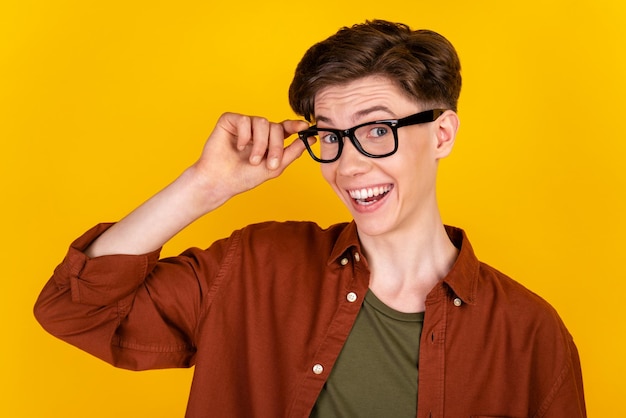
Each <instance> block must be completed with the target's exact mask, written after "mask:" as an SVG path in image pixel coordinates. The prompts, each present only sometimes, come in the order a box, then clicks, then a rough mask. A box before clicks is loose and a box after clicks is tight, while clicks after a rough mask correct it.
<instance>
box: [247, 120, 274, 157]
mask: <svg viewBox="0 0 626 418" xmlns="http://www.w3.org/2000/svg"><path fill="white" fill-rule="evenodd" d="M269 135H270V122H269V121H268V120H267V119H265V118H260V117H253V118H252V150H251V151H250V163H251V164H255V165H257V164H259V163H260V162H261V161H262V160H263V157H265V154H266V153H267V147H268V143H269Z"/></svg>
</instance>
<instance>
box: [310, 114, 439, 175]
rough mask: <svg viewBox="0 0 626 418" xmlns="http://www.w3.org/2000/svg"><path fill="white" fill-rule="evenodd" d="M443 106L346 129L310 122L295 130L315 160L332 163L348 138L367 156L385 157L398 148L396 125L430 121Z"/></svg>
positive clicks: (339, 154)
mask: <svg viewBox="0 0 626 418" xmlns="http://www.w3.org/2000/svg"><path fill="white" fill-rule="evenodd" d="M445 111H446V110H445V109H432V110H425V111H423V112H419V113H416V114H414V115H410V116H407V117H405V118H402V119H385V120H377V121H373V122H367V123H362V124H360V125H357V126H354V127H352V128H350V129H330V128H318V127H317V125H313V126H311V127H310V128H308V129H305V130H304V131H300V132H298V137H299V138H300V139H301V140H302V141H303V142H304V145H306V149H307V151H309V155H311V157H312V158H313V159H314V160H315V161H317V162H319V163H332V162H334V161H337V160H338V159H339V157H340V156H341V151H342V150H343V145H344V141H343V138H346V137H347V138H349V139H350V142H352V145H354V147H355V148H356V149H357V150H359V152H360V153H361V154H363V155H365V156H367V157H370V158H384V157H389V156H390V155H392V154H394V153H395V152H396V151H397V150H398V128H401V127H403V126H410V125H419V124H422V123H428V122H433V121H435V120H437V118H438V117H439V116H441V115H442V114H443V112H445Z"/></svg>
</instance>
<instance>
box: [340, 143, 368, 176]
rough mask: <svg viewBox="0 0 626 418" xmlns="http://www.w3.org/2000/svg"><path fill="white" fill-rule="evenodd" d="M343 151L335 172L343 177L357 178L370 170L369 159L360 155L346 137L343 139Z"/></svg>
mask: <svg viewBox="0 0 626 418" xmlns="http://www.w3.org/2000/svg"><path fill="white" fill-rule="evenodd" d="M343 140H344V143H343V150H342V151H341V156H340V157H339V160H337V164H338V165H337V172H338V173H339V174H341V175H343V176H357V175H360V174H363V173H366V172H367V171H368V170H369V169H370V168H371V164H370V161H369V160H370V158H368V157H367V156H365V155H363V154H361V152H360V151H359V150H358V149H357V148H356V147H355V146H354V144H353V143H352V141H350V139H349V138H348V137H345V138H343Z"/></svg>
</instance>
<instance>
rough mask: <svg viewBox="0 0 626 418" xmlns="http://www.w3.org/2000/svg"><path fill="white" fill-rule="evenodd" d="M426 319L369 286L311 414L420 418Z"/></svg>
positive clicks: (325, 416)
mask: <svg viewBox="0 0 626 418" xmlns="http://www.w3.org/2000/svg"><path fill="white" fill-rule="evenodd" d="M423 321H424V313H423V312H419V313H403V312H398V311H396V310H394V309H391V308H390V307H388V306H387V305H385V304H384V303H383V302H381V301H380V300H379V299H378V298H377V297H376V296H375V295H374V294H373V293H372V292H371V291H369V292H368V293H367V294H366V296H365V301H364V302H363V305H362V307H361V311H360V312H359V314H358V316H357V318H356V321H355V323H354V326H353V328H352V330H351V331H350V335H349V336H348V339H347V341H346V343H345V345H344V347H343V349H342V351H341V353H340V354H339V357H338V358H337V362H336V364H335V366H334V367H333V370H332V371H331V374H330V376H329V378H328V381H327V382H326V384H325V385H324V387H323V388H322V391H321V393H320V396H319V398H318V399H317V402H316V404H315V407H314V408H313V411H312V413H311V417H315V418H327V417H359V418H362V417H365V418H367V417H375V418H380V417H394V418H401V417H411V418H415V415H416V411H417V369H418V364H417V363H418V355H419V341H420V335H421V333H422V324H423Z"/></svg>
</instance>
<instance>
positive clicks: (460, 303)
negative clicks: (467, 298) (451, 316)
mask: <svg viewBox="0 0 626 418" xmlns="http://www.w3.org/2000/svg"><path fill="white" fill-rule="evenodd" d="M452 303H454V306H461V305H462V304H463V301H462V300H461V299H460V298H454V300H453V301H452Z"/></svg>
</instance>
